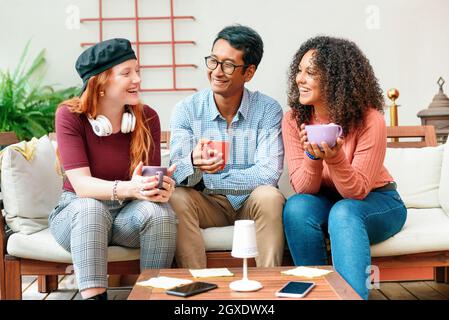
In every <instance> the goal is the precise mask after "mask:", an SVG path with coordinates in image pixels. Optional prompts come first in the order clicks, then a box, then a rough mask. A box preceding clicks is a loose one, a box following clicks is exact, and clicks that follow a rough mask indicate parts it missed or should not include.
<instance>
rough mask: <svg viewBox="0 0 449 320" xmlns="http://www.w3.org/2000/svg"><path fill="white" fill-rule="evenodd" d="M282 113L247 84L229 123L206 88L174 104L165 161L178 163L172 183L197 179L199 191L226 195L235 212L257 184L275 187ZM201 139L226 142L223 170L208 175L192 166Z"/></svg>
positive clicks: (279, 164) (281, 149) (280, 163)
mask: <svg viewBox="0 0 449 320" xmlns="http://www.w3.org/2000/svg"><path fill="white" fill-rule="evenodd" d="M282 114H283V113H282V108H281V106H280V105H279V103H278V102H277V101H276V100H274V99H272V98H270V97H268V96H266V95H264V94H262V93H260V92H257V91H256V92H251V91H249V90H247V89H246V88H245V89H244V92H243V97H242V101H241V103H240V107H239V109H238V112H237V113H236V115H235V116H234V118H233V119H232V122H231V123H230V125H229V127H228V125H227V122H226V119H225V118H224V117H223V116H222V115H221V114H220V112H219V111H218V108H217V106H216V104H215V100H214V97H213V92H212V91H211V90H210V89H205V90H202V91H200V92H198V93H196V94H194V95H192V96H190V97H187V98H186V99H184V100H182V101H181V102H179V103H178V104H177V105H176V107H175V109H174V113H173V115H172V118H171V123H170V131H171V138H170V164H172V163H176V164H177V169H176V171H175V173H174V175H173V178H174V180H175V181H176V183H177V185H181V186H194V185H196V184H197V183H198V182H200V180H201V178H202V179H203V182H204V185H205V189H204V192H206V193H210V194H224V195H226V197H227V198H228V200H229V202H230V203H231V205H232V206H233V208H234V209H235V210H238V209H239V208H240V207H241V206H242V204H243V203H244V202H245V200H246V199H247V198H248V196H249V194H250V193H251V191H253V190H254V189H255V188H256V187H257V186H260V185H272V186H277V183H278V180H279V177H280V176H281V174H282V169H283V162H284V146H283V142H282V135H281V120H282ZM201 138H205V139H210V140H220V141H228V142H229V145H230V147H229V151H230V152H229V157H228V161H227V162H226V166H225V168H224V170H222V171H218V172H217V173H214V174H208V173H203V172H201V171H200V170H198V169H197V168H194V167H193V165H192V161H191V152H192V151H193V149H194V147H195V146H196V145H197V143H198V142H199V140H200V139H201Z"/></svg>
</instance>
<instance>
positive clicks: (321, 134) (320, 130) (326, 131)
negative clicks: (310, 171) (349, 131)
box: [306, 123, 343, 150]
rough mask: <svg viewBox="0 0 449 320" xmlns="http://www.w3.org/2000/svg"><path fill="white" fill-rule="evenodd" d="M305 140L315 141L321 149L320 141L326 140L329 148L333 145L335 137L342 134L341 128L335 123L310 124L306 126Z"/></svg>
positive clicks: (335, 140)
mask: <svg viewBox="0 0 449 320" xmlns="http://www.w3.org/2000/svg"><path fill="white" fill-rule="evenodd" d="M306 132H307V140H308V141H309V142H310V143H312V142H313V143H316V144H317V145H318V147H319V148H320V149H321V150H322V149H323V148H322V147H321V142H326V143H327V145H328V146H329V147H330V148H333V147H334V146H335V143H336V142H337V138H338V137H339V136H341V135H342V134H343V128H342V127H341V126H339V125H338V124H335V123H329V124H311V125H307V126H306Z"/></svg>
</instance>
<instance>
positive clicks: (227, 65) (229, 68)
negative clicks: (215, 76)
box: [204, 56, 248, 75]
mask: <svg viewBox="0 0 449 320" xmlns="http://www.w3.org/2000/svg"><path fill="white" fill-rule="evenodd" d="M204 60H205V62H206V67H207V68H209V69H210V70H215V69H217V67H218V65H219V64H220V65H221V70H222V71H223V72H224V73H226V74H227V75H231V74H233V73H234V71H235V69H236V68H238V67H247V66H248V65H246V64H241V65H236V64H233V63H232V62H229V61H224V62H220V61H218V60H217V59H215V58H214V57H211V56H208V57H204Z"/></svg>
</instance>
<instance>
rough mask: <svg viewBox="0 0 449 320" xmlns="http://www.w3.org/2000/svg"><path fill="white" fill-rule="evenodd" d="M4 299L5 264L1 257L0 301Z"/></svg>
mask: <svg viewBox="0 0 449 320" xmlns="http://www.w3.org/2000/svg"><path fill="white" fill-rule="evenodd" d="M5 299H6V292H5V262H4V261H3V257H2V258H1V260H0V300H5Z"/></svg>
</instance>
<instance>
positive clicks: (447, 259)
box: [0, 126, 449, 300]
mask: <svg viewBox="0 0 449 320" xmlns="http://www.w3.org/2000/svg"><path fill="white" fill-rule="evenodd" d="M387 135H388V137H389V138H392V139H393V140H392V141H390V142H388V147H396V148H401V147H402V148H405V147H407V148H410V147H412V148H413V147H416V148H420V147H424V146H436V145H437V142H436V135H435V129H434V127H433V126H399V127H388V128H387ZM400 138H419V139H420V140H421V141H402V142H401V141H399V139H400ZM169 141H170V132H168V131H164V132H162V135H161V144H165V146H166V147H168V146H169ZM16 142H18V139H17V137H16V135H15V134H14V133H11V132H3V133H0V146H4V145H9V144H12V143H16ZM0 209H3V203H2V202H1V199H0ZM5 230H6V223H5V220H4V217H3V215H0V253H1V255H0V299H2V300H3V299H21V298H22V291H21V283H22V280H21V277H22V276H23V275H36V276H38V290H39V292H45V293H47V292H50V291H53V290H57V288H58V275H64V274H71V273H73V268H70V266H71V265H70V264H67V263H56V262H47V261H38V260H31V259H23V258H18V257H14V256H11V255H9V254H7V252H6V247H7V241H8V234H7V233H6V231H5ZM289 263H291V257H289V256H288V252H287V254H286V255H285V256H284V262H283V264H284V265H287V264H289ZM372 264H373V265H376V266H378V267H379V268H380V269H381V270H387V269H388V270H392V269H395V270H398V269H399V270H401V269H404V270H409V269H410V268H412V269H413V268H415V269H419V268H433V270H434V279H435V281H437V282H445V283H449V250H447V251H437V252H426V253H417V254H408V255H400V256H391V257H377V258H373V259H372ZM207 265H208V267H237V266H241V259H235V258H233V257H232V256H231V254H230V252H229V251H212V252H207ZM249 265H251V266H255V261H254V259H251V261H249ZM139 273H140V267H139V261H138V260H134V261H122V262H110V263H109V264H108V274H119V275H123V274H129V275H135V274H139Z"/></svg>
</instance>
